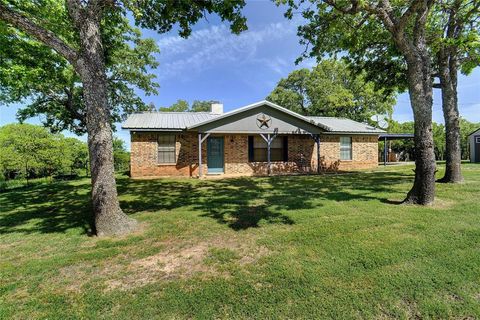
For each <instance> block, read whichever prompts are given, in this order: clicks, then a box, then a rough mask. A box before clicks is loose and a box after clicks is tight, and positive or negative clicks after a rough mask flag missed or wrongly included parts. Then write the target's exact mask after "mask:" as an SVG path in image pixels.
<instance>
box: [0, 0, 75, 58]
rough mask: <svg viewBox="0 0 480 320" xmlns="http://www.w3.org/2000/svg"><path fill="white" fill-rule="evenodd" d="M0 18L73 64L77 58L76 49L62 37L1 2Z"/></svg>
mask: <svg viewBox="0 0 480 320" xmlns="http://www.w3.org/2000/svg"><path fill="white" fill-rule="evenodd" d="M0 20H3V21H5V22H6V23H8V24H10V25H12V26H13V27H15V28H17V29H19V30H21V31H23V32H25V33H27V34H28V35H30V36H32V37H34V38H35V39H37V40H38V41H40V42H43V43H44V44H45V45H47V46H48V47H50V48H52V49H53V50H55V51H56V52H58V53H59V54H60V55H62V56H63V57H64V58H65V59H67V60H68V62H70V63H71V64H72V65H74V66H75V64H76V62H77V59H78V53H77V51H76V50H74V49H73V48H71V47H70V46H69V45H68V44H66V43H65V42H64V41H63V40H62V39H60V38H59V37H57V36H56V35H55V34H54V33H53V32H51V31H49V30H47V29H45V28H43V27H41V26H39V25H37V24H36V23H34V22H32V21H31V20H30V19H29V18H27V17H26V16H24V15H23V14H21V13H18V12H15V11H14V10H12V9H10V8H9V7H7V6H5V5H3V4H1V3H0Z"/></svg>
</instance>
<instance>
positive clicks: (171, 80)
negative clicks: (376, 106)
mask: <svg viewBox="0 0 480 320" xmlns="http://www.w3.org/2000/svg"><path fill="white" fill-rule="evenodd" d="M283 12H284V8H277V7H276V6H275V5H274V4H273V3H272V2H271V1H248V2H247V5H246V7H245V9H244V14H245V16H246V17H247V20H248V27H249V30H248V31H246V32H244V33H242V34H240V35H233V34H231V33H230V32H229V28H228V25H227V24H224V23H222V22H221V21H219V19H218V18H217V17H215V16H211V17H208V21H207V20H202V21H201V22H199V23H198V24H197V25H195V26H194V30H193V32H192V35H191V36H190V37H189V38H188V39H183V38H180V37H179V36H178V35H177V33H176V31H175V30H172V32H170V33H167V34H163V35H158V34H157V33H155V32H151V31H144V35H145V36H147V37H152V38H154V39H156V40H157V43H158V45H159V47H160V50H161V53H160V54H158V55H157V59H158V61H159V62H160V66H159V67H158V69H157V70H155V71H154V73H155V74H156V75H157V81H158V82H159V84H160V90H159V95H158V96H155V97H153V96H149V97H144V100H145V102H147V103H149V102H153V103H154V104H155V105H156V106H157V107H158V106H168V105H170V104H172V103H173V102H175V101H176V100H178V99H185V100H188V101H190V102H192V101H193V100H195V99H198V100H210V99H212V100H218V101H221V102H222V103H224V106H225V107H224V108H225V111H229V110H232V109H235V108H237V107H240V106H243V105H247V104H250V103H253V102H256V101H258V100H262V99H264V98H265V97H266V96H267V95H268V94H269V93H270V91H272V89H273V88H274V87H275V84H276V83H277V82H278V80H279V79H280V78H282V77H286V76H287V75H288V74H289V73H290V72H291V71H292V70H295V69H297V68H300V67H312V66H313V65H314V61H305V62H303V63H302V64H301V65H300V66H296V65H295V63H294V61H295V59H296V58H297V57H298V56H299V55H300V54H301V53H302V51H303V47H301V46H300V45H299V44H298V40H299V39H298V37H297V35H296V27H297V24H298V21H289V20H286V19H285V18H284V17H283ZM458 92H459V107H460V113H461V114H462V116H463V117H465V118H466V119H468V120H470V121H476V122H480V70H478V69H477V70H475V71H474V72H473V73H472V74H471V75H470V76H469V77H465V76H461V77H460V80H459V88H458ZM19 107H20V106H18V105H12V106H9V107H7V108H5V107H4V106H1V108H0V125H4V124H6V123H11V122H15V121H16V119H15V113H16V111H17V109H18V108H19ZM394 119H396V120H398V121H401V122H403V121H411V120H413V116H412V111H411V107H410V103H409V99H408V95H407V94H402V95H400V96H399V97H398V103H397V105H396V107H395V112H394ZM433 120H434V121H436V122H443V116H442V111H441V100H440V96H439V94H438V93H437V94H436V95H435V97H434V111H433ZM29 122H31V123H39V119H37V118H34V119H31V120H30V121H29ZM117 127H118V130H117V132H116V133H115V134H116V135H117V136H119V137H120V138H122V139H124V140H125V142H126V144H127V146H128V147H129V134H128V132H127V131H122V130H121V129H120V128H119V126H117ZM65 134H66V135H70V134H68V133H65ZM83 139H85V138H84V137H83Z"/></svg>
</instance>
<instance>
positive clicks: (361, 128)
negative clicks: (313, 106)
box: [306, 117, 385, 133]
mask: <svg viewBox="0 0 480 320" xmlns="http://www.w3.org/2000/svg"><path fill="white" fill-rule="evenodd" d="M306 118H308V119H310V120H313V121H314V122H315V123H316V124H317V125H320V126H323V127H326V128H327V130H328V131H331V132H345V133H384V132H385V131H384V130H381V129H378V128H375V127H372V126H370V125H368V124H365V123H361V122H357V121H353V120H350V119H347V118H335V117H306Z"/></svg>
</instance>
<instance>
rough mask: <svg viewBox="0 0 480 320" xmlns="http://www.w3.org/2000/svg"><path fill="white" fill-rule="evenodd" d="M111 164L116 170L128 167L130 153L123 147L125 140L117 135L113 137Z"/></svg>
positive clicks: (124, 169) (123, 169)
mask: <svg viewBox="0 0 480 320" xmlns="http://www.w3.org/2000/svg"><path fill="white" fill-rule="evenodd" d="M113 164H114V167H115V171H117V172H119V171H127V170H129V169H130V153H129V152H127V150H126V148H125V142H123V140H122V139H120V138H118V137H113Z"/></svg>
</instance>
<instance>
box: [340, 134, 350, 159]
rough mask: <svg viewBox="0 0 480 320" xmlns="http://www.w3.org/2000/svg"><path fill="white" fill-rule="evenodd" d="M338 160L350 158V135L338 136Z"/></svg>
mask: <svg viewBox="0 0 480 320" xmlns="http://www.w3.org/2000/svg"><path fill="white" fill-rule="evenodd" d="M340 160H352V137H340Z"/></svg>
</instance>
